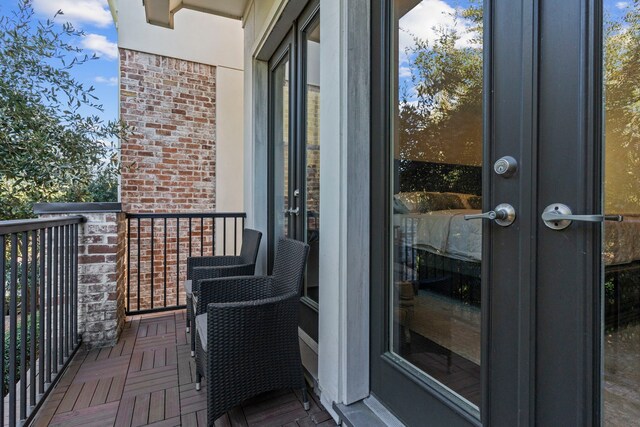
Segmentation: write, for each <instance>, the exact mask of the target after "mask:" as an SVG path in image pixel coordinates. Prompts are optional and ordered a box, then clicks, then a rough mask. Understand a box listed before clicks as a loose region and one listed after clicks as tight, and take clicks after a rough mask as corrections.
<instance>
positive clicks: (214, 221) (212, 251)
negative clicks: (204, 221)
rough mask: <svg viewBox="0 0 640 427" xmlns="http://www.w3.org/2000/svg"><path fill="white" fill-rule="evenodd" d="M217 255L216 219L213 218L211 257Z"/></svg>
mask: <svg viewBox="0 0 640 427" xmlns="http://www.w3.org/2000/svg"><path fill="white" fill-rule="evenodd" d="M215 254H216V218H215V217H213V218H211V256H214V255H215Z"/></svg>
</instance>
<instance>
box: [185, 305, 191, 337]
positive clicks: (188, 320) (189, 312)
mask: <svg viewBox="0 0 640 427" xmlns="http://www.w3.org/2000/svg"><path fill="white" fill-rule="evenodd" d="M190 306H191V299H190V298H187V322H186V323H187V328H186V329H187V333H189V329H191V309H190Z"/></svg>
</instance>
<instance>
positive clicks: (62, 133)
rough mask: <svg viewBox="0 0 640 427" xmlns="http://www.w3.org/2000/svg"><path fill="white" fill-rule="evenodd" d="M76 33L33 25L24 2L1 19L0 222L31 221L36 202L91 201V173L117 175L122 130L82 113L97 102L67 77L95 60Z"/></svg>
mask: <svg viewBox="0 0 640 427" xmlns="http://www.w3.org/2000/svg"><path fill="white" fill-rule="evenodd" d="M62 14H63V13H62V11H59V12H58V13H57V14H56V16H55V17H54V19H55V18H58V17H59V16H60V15H62ZM58 19H59V18H58ZM82 35H83V33H82V32H81V31H78V30H76V29H75V28H74V27H73V26H72V25H71V24H69V23H66V24H64V25H62V26H60V25H58V24H56V23H55V22H54V20H46V21H45V22H42V21H39V20H37V19H36V18H35V16H34V11H33V8H32V6H31V0H19V3H18V7H17V9H16V10H15V11H13V12H12V13H10V14H7V15H5V16H1V17H0V220H1V219H10V218H24V217H29V216H32V212H31V207H32V204H33V203H35V202H41V201H46V202H53V201H84V200H87V199H90V198H91V196H90V193H89V191H88V187H89V185H90V183H91V182H92V181H93V180H94V177H95V176H96V175H97V176H98V177H99V178H98V179H99V180H100V179H101V180H104V178H105V177H112V178H113V177H114V176H116V175H115V174H116V171H117V167H118V162H117V152H116V150H115V148H114V146H113V144H112V143H111V142H110V141H114V140H116V139H117V138H118V137H124V136H125V135H124V133H125V132H126V129H125V128H124V126H122V125H121V124H120V123H118V122H105V121H103V120H102V119H100V118H99V117H98V116H97V114H88V115H87V114H86V113H83V110H86V109H89V110H91V109H93V110H95V111H96V113H97V112H98V111H102V105H100V104H99V102H98V99H97V98H96V97H95V95H94V94H93V92H94V88H93V87H86V86H85V85H83V84H82V83H80V82H78V81H77V80H76V79H75V78H74V77H73V76H72V75H71V70H72V69H74V68H75V67H79V66H82V65H83V64H84V63H86V62H88V61H91V60H94V59H96V58H97V57H96V56H95V55H93V56H88V55H86V54H84V53H83V52H82V49H81V48H79V47H77V45H76V44H74V41H76V40H78V38H79V37H81V36H82ZM100 177H102V178H100Z"/></svg>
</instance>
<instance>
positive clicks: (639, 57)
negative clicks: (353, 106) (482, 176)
mask: <svg viewBox="0 0 640 427" xmlns="http://www.w3.org/2000/svg"><path fill="white" fill-rule="evenodd" d="M455 19H456V23H458V24H461V25H455V26H449V27H441V28H435V29H434V30H435V32H436V34H437V37H435V39H434V40H431V41H428V40H422V39H420V38H419V37H414V44H413V46H411V47H409V48H408V49H407V51H406V52H405V54H406V57H407V58H408V62H409V64H408V67H409V69H410V70H411V84H410V87H405V88H401V94H400V99H399V106H398V126H397V128H398V137H399V145H400V147H399V155H398V159H399V172H400V174H402V173H403V172H409V171H410V172H411V173H412V174H413V175H412V176H416V175H415V174H416V171H415V168H413V169H411V166H412V162H413V161H415V160H419V161H427V162H436V163H450V164H459V163H463V164H469V165H476V166H479V165H480V162H481V159H482V47H481V46H482V7H481V3H480V2H479V1H477V0H473V1H472V2H471V3H470V6H469V7H467V8H465V9H458V10H457V11H456V12H455ZM400 26H402V24H400ZM461 41H466V43H461ZM603 68H604V76H603V84H604V95H605V97H604V108H605V161H606V164H605V210H606V211H607V212H621V213H638V212H640V177H639V176H638V171H640V0H633V2H630V4H628V5H627V7H626V11H625V12H624V13H623V14H622V15H621V16H620V15H618V17H617V18H616V17H614V16H611V15H608V16H605V23H604V66H603ZM469 159H475V162H474V161H471V162H469V161H468V160H469ZM454 172H455V169H454ZM452 175H455V173H453V174H452ZM417 178H418V180H419V178H420V177H419V176H417ZM444 178H445V180H446V179H447V178H450V181H451V182H452V184H451V187H452V188H453V189H455V190H456V191H461V192H467V189H466V188H465V183H464V181H462V180H460V181H456V179H457V178H456V177H455V176H451V177H444Z"/></svg>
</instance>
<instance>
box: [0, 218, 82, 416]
mask: <svg viewBox="0 0 640 427" xmlns="http://www.w3.org/2000/svg"><path fill="white" fill-rule="evenodd" d="M84 221H85V219H84V217H81V216H69V217H63V218H46V219H29V220H18V221H0V252H1V254H2V256H0V278H2V280H1V286H2V295H3V296H4V301H3V304H0V322H1V325H0V360H2V361H3V366H2V367H3V369H2V385H0V387H1V388H2V396H3V399H4V402H3V405H1V406H0V419H2V420H7V421H8V425H10V426H14V425H17V422H18V421H20V422H29V421H30V420H31V419H32V418H33V416H34V415H35V413H36V412H37V410H38V408H39V407H40V405H41V404H42V402H43V401H44V399H45V398H46V396H47V395H48V393H49V391H50V390H51V389H52V388H53V386H54V385H55V383H56V381H57V380H58V378H59V377H60V376H61V373H62V372H63V371H64V369H65V368H66V366H67V364H68V363H69V361H70V360H71V359H72V357H73V355H74V354H75V351H76V350H77V349H78V347H79V345H80V338H79V337H78V231H79V224H81V223H82V222H84ZM7 306H8V314H9V329H8V330H7V328H6V324H5V322H6V320H5V319H6V316H7ZM7 332H8V335H7ZM7 347H8V349H7ZM7 351H8V358H7V354H6V352H7ZM5 408H8V414H7V415H8V416H7V417H6V418H5Z"/></svg>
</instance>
